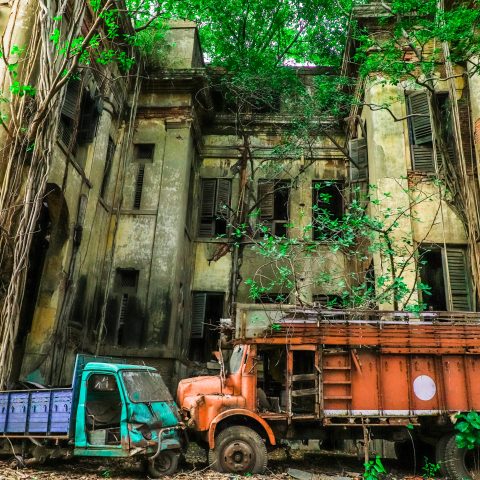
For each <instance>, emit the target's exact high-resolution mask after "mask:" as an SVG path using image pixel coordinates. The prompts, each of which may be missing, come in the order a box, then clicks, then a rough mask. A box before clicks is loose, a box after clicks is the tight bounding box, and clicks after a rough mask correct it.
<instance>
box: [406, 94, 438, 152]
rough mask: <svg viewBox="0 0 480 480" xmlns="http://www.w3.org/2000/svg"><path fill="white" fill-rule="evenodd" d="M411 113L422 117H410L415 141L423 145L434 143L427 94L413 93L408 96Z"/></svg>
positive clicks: (416, 143)
mask: <svg viewBox="0 0 480 480" xmlns="http://www.w3.org/2000/svg"><path fill="white" fill-rule="evenodd" d="M408 106H409V113H410V114H413V115H422V116H418V117H417V116H414V117H410V125H411V127H412V133H413V141H414V143H415V145H422V144H424V143H428V142H431V141H432V125H431V121H430V105H429V99H428V94H427V93H426V92H418V93H412V94H410V95H409V96H408Z"/></svg>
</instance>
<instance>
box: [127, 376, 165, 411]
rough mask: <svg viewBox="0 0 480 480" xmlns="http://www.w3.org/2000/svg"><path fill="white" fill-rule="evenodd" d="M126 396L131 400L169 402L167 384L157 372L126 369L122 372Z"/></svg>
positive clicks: (137, 401)
mask: <svg viewBox="0 0 480 480" xmlns="http://www.w3.org/2000/svg"><path fill="white" fill-rule="evenodd" d="M122 376H123V382H124V383H125V388H126V389H127V394H128V398H130V400H131V401H132V402H135V403H142V402H171V401H173V398H172V396H171V395H170V392H169V391H168V388H167V386H166V385H165V383H164V381H163V379H162V377H161V375H160V374H159V373H158V372H152V371H147V370H128V371H125V372H122Z"/></svg>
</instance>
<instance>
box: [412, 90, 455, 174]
mask: <svg viewBox="0 0 480 480" xmlns="http://www.w3.org/2000/svg"><path fill="white" fill-rule="evenodd" d="M433 100H434V101H435V102H437V105H438V108H439V111H440V115H441V117H442V125H443V127H444V128H443V132H440V133H441V134H442V135H443V136H444V138H445V141H446V142H447V145H448V146H449V149H448V150H449V151H448V157H449V158H448V160H449V161H454V159H455V157H454V155H455V153H454V147H453V145H454V143H453V140H452V138H451V137H452V132H451V127H450V125H451V121H450V103H449V98H448V94H446V93H436V94H435V95H434V99H433ZM407 113H408V115H410V116H409V118H408V127H409V133H410V145H411V155H412V161H413V169H414V170H418V171H420V172H424V173H435V156H436V161H437V167H438V168H441V165H442V162H443V155H442V154H441V151H440V149H439V147H438V145H437V148H436V155H435V156H434V149H433V132H432V122H431V113H430V100H429V95H428V93H427V92H424V91H421V92H414V93H411V94H409V95H408V96H407Z"/></svg>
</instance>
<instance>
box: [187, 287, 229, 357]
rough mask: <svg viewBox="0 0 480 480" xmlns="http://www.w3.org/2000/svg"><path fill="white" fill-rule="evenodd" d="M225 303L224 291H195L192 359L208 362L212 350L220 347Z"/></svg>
mask: <svg viewBox="0 0 480 480" xmlns="http://www.w3.org/2000/svg"><path fill="white" fill-rule="evenodd" d="M223 303H224V294H223V293H205V292H194V293H193V298H192V327H191V338H190V353H189V358H190V360H193V361H196V362H208V361H210V360H211V359H212V352H213V351H215V350H218V349H219V345H218V341H219V339H220V318H222V316H223Z"/></svg>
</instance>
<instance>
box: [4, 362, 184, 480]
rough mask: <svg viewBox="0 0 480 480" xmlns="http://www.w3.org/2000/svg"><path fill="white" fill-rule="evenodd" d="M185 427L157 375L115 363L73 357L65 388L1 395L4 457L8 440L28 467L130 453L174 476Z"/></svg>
mask: <svg viewBox="0 0 480 480" xmlns="http://www.w3.org/2000/svg"><path fill="white" fill-rule="evenodd" d="M92 359H93V360H95V361H90V360H92ZM101 360H103V361H101ZM115 360H117V361H115ZM183 429H184V427H183V424H182V423H181V422H180V415H179V412H178V409H177V406H176V404H175V402H174V400H173V398H172V396H171V395H170V392H169V391H168V389H167V387H166V385H165V383H164V382H163V379H162V377H161V375H160V374H159V373H158V372H157V371H156V370H155V369H154V368H152V367H146V366H139V365H127V364H124V363H122V362H121V361H118V359H106V358H105V359H101V358H94V357H89V356H85V355H78V356H77V361H76V365H75V372H74V376H73V383H72V387H71V388H52V389H39V390H29V391H9V392H0V444H1V443H2V438H3V439H4V440H5V441H4V442H3V444H4V446H5V449H6V450H5V451H6V452H7V451H8V450H9V447H10V444H11V443H12V444H13V445H14V448H15V451H16V452H17V451H18V452H20V451H21V452H24V454H26V460H27V463H34V462H35V461H42V460H45V459H46V458H49V457H52V458H54V457H61V456H70V455H72V453H73V455H76V456H83V457H124V458H125V457H133V456H135V457H140V458H142V459H144V460H145V464H146V467H147V470H148V473H149V476H150V478H158V477H161V476H163V475H170V474H172V473H174V472H175V470H176V468H177V465H178V459H179V456H180V454H181V452H182V450H183V449H184V448H185V447H186V437H185V435H184V432H183ZM32 438H35V441H33V440H32ZM72 450H73V451H72Z"/></svg>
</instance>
